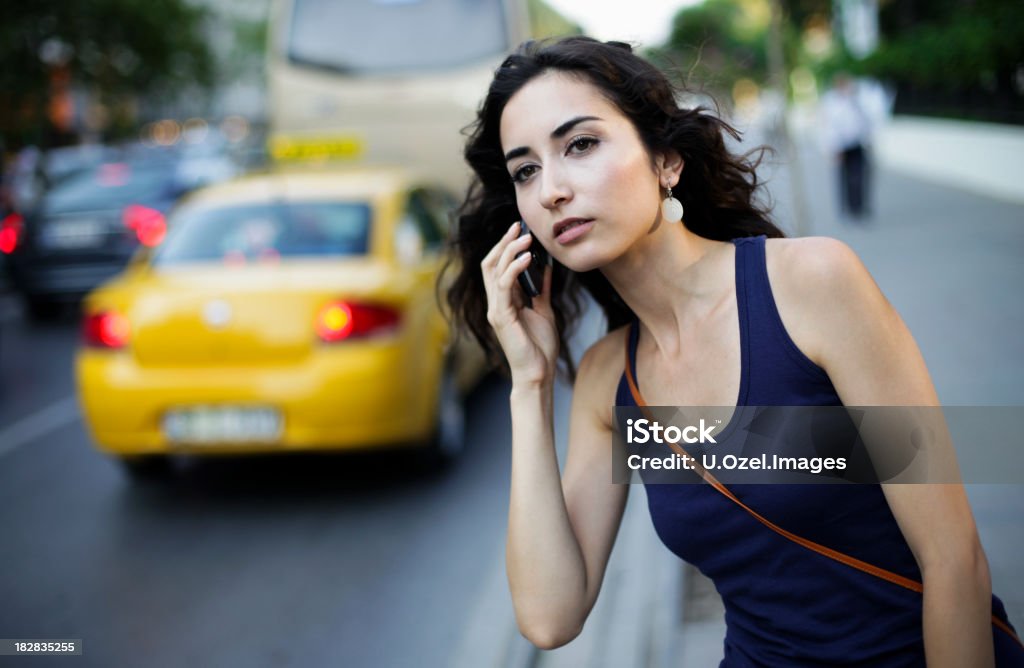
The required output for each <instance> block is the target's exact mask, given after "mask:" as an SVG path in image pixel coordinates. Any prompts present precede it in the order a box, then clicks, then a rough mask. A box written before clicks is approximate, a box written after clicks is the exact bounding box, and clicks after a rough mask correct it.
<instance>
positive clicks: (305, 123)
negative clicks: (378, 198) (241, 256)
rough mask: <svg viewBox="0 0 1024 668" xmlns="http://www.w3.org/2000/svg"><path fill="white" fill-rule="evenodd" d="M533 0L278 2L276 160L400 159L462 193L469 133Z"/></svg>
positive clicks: (273, 57)
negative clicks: (466, 132)
mask: <svg viewBox="0 0 1024 668" xmlns="http://www.w3.org/2000/svg"><path fill="white" fill-rule="evenodd" d="M526 4H527V3H526V0H276V1H275V3H274V5H273V9H272V14H271V23H270V25H271V29H270V36H269V39H270V45H269V47H270V48H269V49H268V59H269V62H268V76H269V81H268V86H269V98H270V137H269V150H270V154H271V156H272V158H273V159H274V160H275V161H291V160H301V161H305V162H309V161H313V162H316V161H320V160H322V161H325V162H326V161H331V162H334V163H337V162H338V161H350V162H352V163H354V164H399V165H403V166H404V167H406V168H407V169H410V170H411V171H412V172H413V173H418V174H420V175H423V176H427V177H429V178H430V179H431V180H432V181H435V182H437V181H440V182H442V183H444V184H446V185H447V186H448V187H450V188H452V189H453V190H454V191H461V190H462V189H463V188H464V187H465V185H466V183H467V179H468V169H467V168H466V167H465V165H464V163H463V159H462V148H463V144H464V142H465V137H464V136H463V135H462V134H461V133H460V130H461V129H462V128H464V127H465V126H466V125H468V124H469V123H471V122H472V120H473V118H474V115H475V112H476V109H477V106H478V105H479V103H480V101H481V100H482V99H483V96H484V93H485V91H486V89H487V85H488V83H489V81H490V78H491V76H492V74H493V71H494V68H495V67H497V66H498V64H499V63H500V62H501V60H502V59H503V57H504V56H505V54H507V53H508V52H509V51H510V50H511V49H512V48H513V47H514V46H515V45H516V44H518V43H519V42H520V41H522V40H523V39H526V38H527V36H528V35H529V33H530V23H529V16H528V11H527V7H526Z"/></svg>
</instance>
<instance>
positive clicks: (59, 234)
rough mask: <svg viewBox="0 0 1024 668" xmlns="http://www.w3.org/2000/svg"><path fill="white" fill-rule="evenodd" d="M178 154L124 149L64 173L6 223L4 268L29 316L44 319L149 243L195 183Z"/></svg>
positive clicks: (157, 239) (155, 240) (155, 241)
mask: <svg viewBox="0 0 1024 668" xmlns="http://www.w3.org/2000/svg"><path fill="white" fill-rule="evenodd" d="M188 181H189V180H187V179H183V178H182V170H181V163H180V161H179V160H174V159H167V158H163V157H152V156H146V157H144V158H139V157H137V156H128V157H125V158H123V159H122V160H120V161H107V162H102V163H100V164H98V165H94V166H92V167H90V168H88V169H85V170H83V171H80V172H78V173H75V174H72V175H70V176H68V177H67V178H65V179H63V180H61V181H60V182H59V183H58V184H57V185H55V186H54V187H53V188H51V189H50V190H48V191H47V192H46V193H45V195H44V196H43V197H42V198H41V199H40V200H39V202H38V205H37V206H36V207H35V208H34V209H33V210H32V211H30V212H26V213H24V214H23V216H22V217H20V219H19V220H18V221H17V229H11V230H6V232H7V233H8V234H6V236H7V237H11V238H10V239H7V241H8V242H11V243H8V244H7V246H9V247H8V248H4V251H5V253H6V254H7V263H6V265H7V266H6V269H7V273H8V274H9V278H10V283H11V285H12V287H13V288H14V289H15V290H16V291H17V292H18V293H19V294H20V295H21V296H22V298H23V300H24V302H25V306H26V308H27V310H28V312H29V315H30V316H32V317H33V318H37V319H39V318H46V317H49V316H52V315H53V314H54V313H56V312H57V310H58V308H59V307H60V306H61V304H62V303H68V302H73V301H77V300H78V299H80V298H81V297H82V296H84V295H85V294H86V293H87V292H89V291H90V290H92V289H93V288H95V287H96V286H97V285H99V284H100V283H102V282H103V281H105V280H106V279H108V278H110V277H111V276H113V275H114V274H116V273H118V272H119V271H121V270H122V269H123V268H124V266H125V265H126V264H127V262H128V260H129V259H130V257H131V256H132V254H133V253H134V252H135V251H136V250H137V249H138V247H139V246H140V244H141V245H146V246H155V245H157V244H159V243H160V241H161V240H162V239H163V235H164V233H165V231H166V227H165V219H164V216H165V215H166V213H167V211H168V210H169V209H170V208H171V206H172V205H173V204H174V202H175V201H176V200H177V199H178V198H179V197H180V196H181V195H183V194H184V193H185V192H187V191H188V190H189V189H191V188H192V187H194V186H195V185H197V184H195V183H190V182H188Z"/></svg>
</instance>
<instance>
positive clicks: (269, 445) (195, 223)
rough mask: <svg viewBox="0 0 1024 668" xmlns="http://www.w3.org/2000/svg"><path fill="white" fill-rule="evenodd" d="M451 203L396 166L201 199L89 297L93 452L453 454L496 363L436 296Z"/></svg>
mask: <svg viewBox="0 0 1024 668" xmlns="http://www.w3.org/2000/svg"><path fill="white" fill-rule="evenodd" d="M451 204H452V200H451V198H450V196H449V195H448V194H447V193H446V192H444V191H443V190H441V189H438V188H433V187H431V186H429V185H424V184H421V183H417V182H414V181H412V180H411V178H410V177H409V176H408V175H407V174H405V173H404V172H402V171H401V170H397V169H395V170H391V169H377V170H367V169H363V170H359V171H328V172H305V171H299V170H292V171H287V172H277V173H269V174H263V175H257V176H251V177H246V178H244V179H241V180H238V181H235V182H231V183H227V184H221V185H217V186H213V187H210V188H207V189H205V190H202V191H199V192H197V193H195V194H194V195H192V196H190V197H189V198H188V199H187V200H186V201H184V202H183V203H182V204H181V205H180V206H178V207H177V208H176V209H175V210H174V211H173V212H172V213H171V215H170V216H169V219H168V220H167V221H166V224H164V223H163V222H161V223H160V225H158V227H160V228H161V229H162V230H163V229H166V238H164V239H163V240H162V242H161V243H160V244H159V245H158V246H156V247H155V248H154V249H152V250H148V251H143V253H142V254H141V255H139V256H137V257H136V258H135V259H134V260H133V262H132V263H131V264H130V266H129V267H128V268H127V270H126V271H125V272H124V273H123V274H121V275H120V276H118V277H116V278H114V279H113V280H111V281H109V282H108V283H106V284H104V285H102V286H101V287H99V288H97V289H96V290H95V291H93V292H92V293H90V294H89V295H88V297H87V298H86V300H85V303H84V314H83V317H84V321H83V328H82V343H81V346H80V348H79V350H78V353H77V358H76V378H77V384H78V391H79V396H80V401H81V405H82V409H83V414H84V416H85V421H86V423H87V425H88V427H89V429H90V430H91V433H92V436H93V438H94V440H95V442H96V444H97V447H98V448H99V449H100V450H101V451H103V452H105V453H108V454H110V455H113V456H115V457H117V458H119V459H120V460H121V461H122V462H123V463H124V464H125V465H126V468H127V469H128V470H129V471H130V472H132V473H141V474H145V473H151V472H152V471H153V470H155V469H156V470H159V469H161V468H163V465H165V464H166V462H167V461H169V459H170V457H169V456H171V455H178V454H185V455H207V454H210V455H213V454H217V455H220V454H228V453H243V452H244V453H257V452H260V453H262V452H283V451H309V450H345V449H368V448H379V447H384V446H411V447H416V446H419V447H423V448H427V449H428V451H429V452H431V453H432V454H433V455H434V456H435V458H436V459H439V460H445V459H450V458H452V457H454V456H455V455H457V454H458V452H459V451H460V450H461V448H462V447H463V441H464V426H463V425H464V413H463V409H462V401H461V399H462V396H463V394H464V392H465V391H466V390H467V388H468V387H469V386H470V385H471V384H472V383H473V382H474V381H475V380H477V379H478V378H479V376H480V372H481V370H482V369H483V364H482V362H483V360H482V353H481V352H480V350H479V348H478V347H476V346H475V345H471V344H470V343H469V342H468V340H467V339H468V337H453V336H452V333H451V332H450V331H449V327H448V324H447V322H446V320H445V319H444V317H443V315H442V313H441V310H440V307H439V302H438V296H437V290H436V281H437V276H438V273H439V270H440V267H441V265H442V263H443V261H444V257H443V250H444V248H443V243H444V239H445V233H446V230H447V226H448V214H449V211H450V210H451Z"/></svg>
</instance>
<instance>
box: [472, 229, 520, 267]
mask: <svg viewBox="0 0 1024 668" xmlns="http://www.w3.org/2000/svg"><path fill="white" fill-rule="evenodd" d="M518 229H519V221H516V222H514V223H512V226H511V227H510V228H508V230H506V231H505V234H503V235H502V237H501V238H500V239H498V243H496V244H494V246H493V247H492V248H491V250H490V251H489V252H488V253H487V255H485V256H484V259H483V260H482V261H481V262H480V266H481V268H484V269H486V268H488V267H493V266H494V265H495V264H497V262H498V258H500V257H501V254H502V251H504V250H505V246H507V245H508V244H509V242H510V241H512V240H513V239H515V236H516V230H518Z"/></svg>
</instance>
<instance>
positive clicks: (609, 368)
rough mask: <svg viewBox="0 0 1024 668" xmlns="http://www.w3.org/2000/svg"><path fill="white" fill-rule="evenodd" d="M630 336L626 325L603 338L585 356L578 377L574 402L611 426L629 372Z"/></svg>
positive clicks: (574, 391) (581, 361)
mask: <svg viewBox="0 0 1024 668" xmlns="http://www.w3.org/2000/svg"><path fill="white" fill-rule="evenodd" d="M628 334H629V326H628V325H623V326H622V327H618V328H616V329H613V330H612V331H610V332H608V333H607V334H605V335H604V336H602V337H601V338H600V339H598V340H597V341H596V342H594V344H593V345H591V346H590V347H589V348H588V349H587V352H585V353H584V354H583V359H581V360H580V364H579V369H578V370H577V373H576V385H575V388H574V390H573V393H574V400H575V401H578V402H579V403H581V404H583V405H586V406H587V408H588V409H590V410H593V411H595V412H596V413H597V414H598V415H600V416H601V421H602V422H605V423H609V424H610V419H611V418H610V415H611V409H612V407H613V406H614V405H615V393H616V390H617V389H618V385H619V379H620V378H621V376H622V372H623V371H624V370H625V368H626V337H627V336H628Z"/></svg>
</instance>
